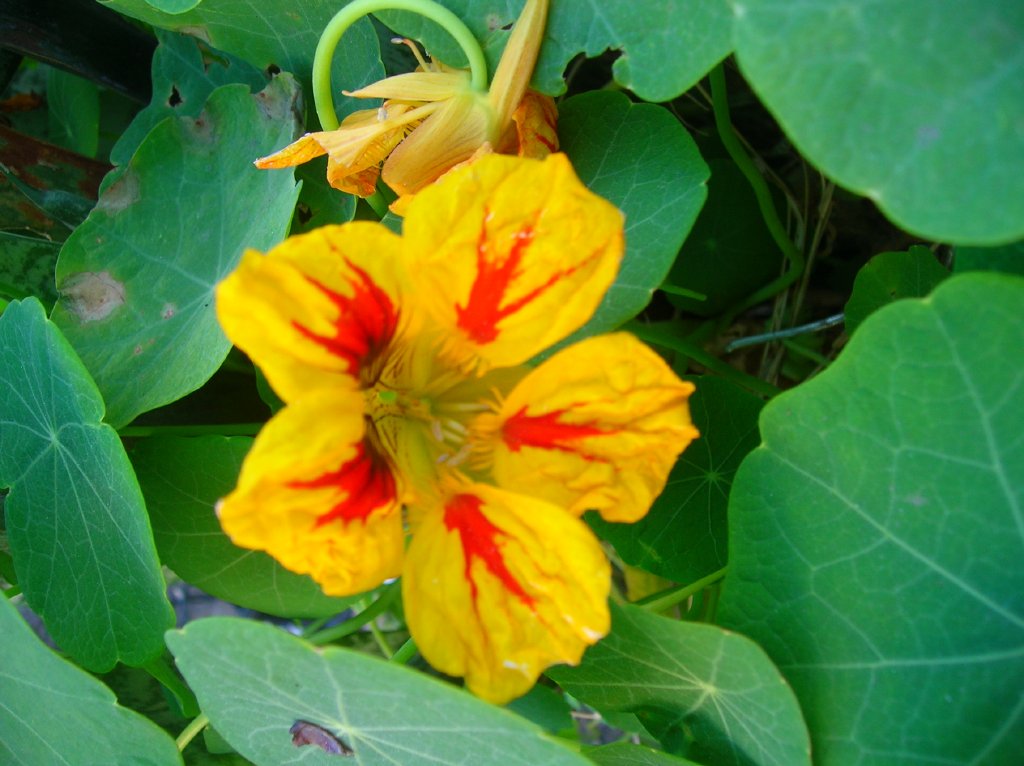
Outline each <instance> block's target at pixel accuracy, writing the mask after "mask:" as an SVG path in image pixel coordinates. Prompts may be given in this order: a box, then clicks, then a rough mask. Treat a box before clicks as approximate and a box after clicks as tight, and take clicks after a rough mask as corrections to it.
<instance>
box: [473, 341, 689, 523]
mask: <svg viewBox="0 0 1024 766" xmlns="http://www.w3.org/2000/svg"><path fill="white" fill-rule="evenodd" d="M692 392H693V384H691V383H688V382H684V381H681V380H679V378H677V377H676V376H675V374H674V373H673V372H672V370H671V369H669V367H668V365H667V364H665V362H664V361H663V360H662V359H661V357H659V356H658V355H657V354H655V353H654V352H653V351H651V350H650V349H649V348H648V347H647V346H645V345H644V344H643V343H641V342H640V341H638V340H637V339H636V338H634V337H633V336H632V335H629V334H627V333H615V334H613V335H603V336H598V337H595V338H589V339H587V340H584V341H581V342H580V343H576V344H574V345H572V346H570V347H569V348H566V349H563V350H562V351H560V352H558V353H557V354H555V355H554V356H552V357H551V358H550V359H548V360H546V361H545V362H544V363H543V364H541V365H540V366H539V367H537V368H536V369H534V370H532V371H531V372H530V374H529V375H527V376H526V377H525V378H524V379H523V380H522V381H521V382H520V383H519V385H517V386H516V387H515V389H513V391H512V392H511V393H510V394H509V395H508V397H507V398H506V399H505V401H504V402H503V403H502V405H501V410H500V412H498V413H497V414H485V415H481V416H479V417H478V418H477V420H476V421H475V422H474V424H473V425H472V426H471V433H472V434H473V435H474V436H473V439H474V451H475V452H476V453H477V454H478V455H479V454H480V453H484V454H485V455H487V456H488V457H489V458H490V460H489V461H487V460H485V461H484V462H490V463H491V465H492V471H493V475H494V479H495V481H496V482H497V483H498V485H499V486H502V487H506V488H509V489H517V488H522V487H528V488H529V492H530V493H531V494H535V495H537V496H538V497H543V498H544V499H545V500H547V501H549V502H552V503H555V504H557V505H559V506H561V507H563V508H567V509H569V510H570V511H571V512H572V513H575V514H581V513H583V512H584V511H586V510H590V509H596V510H599V511H600V512H601V515H602V516H603V517H604V518H605V519H607V520H608V521H636V520H637V519H639V518H641V517H643V516H644V515H645V514H646V513H647V511H648V509H649V508H650V506H651V503H652V502H653V501H654V499H655V498H656V497H657V496H658V495H659V494H660V493H661V491H662V490H663V489H664V487H665V481H666V480H667V478H668V474H669V471H670V470H671V469H672V466H673V464H674V463H675V461H676V458H677V457H678V455H679V453H681V452H682V451H683V449H685V448H686V446H687V445H688V444H689V443H690V442H691V441H692V440H693V439H695V438H696V437H697V436H698V434H697V429H696V428H694V427H693V424H692V423H691V421H690V410H689V406H688V404H687V398H688V397H689V395H690V394H691V393H692Z"/></svg>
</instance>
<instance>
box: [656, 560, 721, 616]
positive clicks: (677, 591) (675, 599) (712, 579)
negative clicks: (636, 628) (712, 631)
mask: <svg viewBox="0 0 1024 766" xmlns="http://www.w3.org/2000/svg"><path fill="white" fill-rule="evenodd" d="M728 569H729V568H728V567H722V568H721V569H719V570H718V571H717V572H712V573H711V574H709V575H708V576H707V577H702V578H701V579H699V580H697V582H693V583H690V584H689V585H680V586H678V587H675V588H669V589H668V590H665V591H662V592H661V593H655V594H654V595H653V596H650V597H649V598H645V599H643V600H641V601H638V602H637V604H636V605H637V606H640V607H643V608H644V609H645V610H646V611H648V612H664V611H665V610H666V609H671V608H672V607H674V606H675V605H676V604H680V603H682V602H683V601H686V599H688V598H689V597H690V596H692V595H694V594H696V593H700V591H702V590H704V589H705V588H706V587H708V586H709V585H713V584H714V583H716V582H718V581H719V580H721V579H722V578H723V577H725V573H726V572H727V571H728Z"/></svg>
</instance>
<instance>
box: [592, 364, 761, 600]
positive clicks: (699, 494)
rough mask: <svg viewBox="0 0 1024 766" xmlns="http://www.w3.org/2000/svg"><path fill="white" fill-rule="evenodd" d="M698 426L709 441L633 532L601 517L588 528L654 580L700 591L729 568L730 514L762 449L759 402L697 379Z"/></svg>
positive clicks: (680, 464)
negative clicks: (742, 469) (734, 488)
mask: <svg viewBox="0 0 1024 766" xmlns="http://www.w3.org/2000/svg"><path fill="white" fill-rule="evenodd" d="M690 380H691V381H693V382H694V383H695V384H696V386H697V390H696V392H695V393H694V394H693V396H692V397H690V413H691V416H692V418H693V424H694V425H695V426H697V429H698V430H699V431H700V433H701V436H700V438H699V439H697V440H696V441H695V442H693V443H692V444H691V445H690V446H689V447H687V448H686V451H685V452H683V454H682V455H681V456H680V457H679V460H678V461H677V462H676V464H675V466H674V467H673V469H672V473H671V474H670V475H669V477H668V484H667V485H666V486H665V491H664V492H662V493H661V495H660V496H659V497H658V499H657V500H655V501H654V504H653V505H652V506H651V510H650V511H649V512H648V514H647V515H646V516H645V517H644V518H642V519H640V521H637V522H635V523H633V524H612V523H610V522H607V521H604V520H603V519H601V517H600V516H598V515H597V514H588V516H587V523H588V524H590V526H591V527H593V528H594V531H595V532H597V534H598V535H599V536H600V537H601V538H602V539H604V540H608V541H609V542H611V543H612V545H614V546H615V552H616V553H618V554H619V556H620V557H621V558H622V560H623V561H625V562H626V563H627V564H631V565H632V566H635V567H640V568H641V569H644V570H646V571H648V572H652V573H654V574H657V575H660V576H662V577H665V578H667V579H669V580H675V581H676V582H679V583H692V582H696V581H697V580H699V579H701V578H702V577H706V576H707V575H709V574H711V573H712V572H715V571H717V570H719V569H721V568H722V567H724V566H725V564H726V560H727V557H726V552H727V529H726V518H725V517H726V506H727V503H728V500H729V488H730V487H731V485H732V478H733V474H734V473H735V472H736V469H737V468H739V465H740V462H741V461H742V460H743V458H744V457H745V456H746V454H747V453H748V452H750V450H752V449H754V447H756V446H757V445H758V444H759V443H760V438H759V436H758V432H757V416H758V413H759V412H760V411H761V407H763V406H764V402H762V401H761V400H760V399H759V398H757V397H756V396H753V395H751V394H749V393H747V392H746V391H744V390H743V389H741V388H739V387H737V386H735V385H733V384H732V383H729V382H728V381H726V380H722V379H721V378H715V377H712V376H709V375H706V376H703V377H699V378H690Z"/></svg>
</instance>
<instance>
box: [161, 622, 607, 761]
mask: <svg viewBox="0 0 1024 766" xmlns="http://www.w3.org/2000/svg"><path fill="white" fill-rule="evenodd" d="M167 644H168V646H169V647H170V648H171V651H172V652H173V653H174V656H175V658H176V660H177V662H178V667H179V668H181V671H182V673H184V675H185V678H186V680H187V681H188V682H189V684H190V685H191V686H192V688H193V689H194V690H195V692H196V696H198V698H199V702H200V704H201V705H202V708H203V710H204V711H205V712H206V713H207V714H208V715H209V716H210V721H211V722H212V723H213V725H214V726H216V727H217V731H219V732H220V733H221V734H222V735H223V736H224V738H225V739H226V740H227V741H228V742H229V743H230V744H231V745H232V747H234V748H235V749H236V750H237V751H238V752H239V753H241V754H242V755H243V756H245V757H246V758H248V759H249V760H251V761H252V762H253V763H255V764H257V765H258V766H280V764H283V763H293V762H296V761H298V760H299V759H300V758H302V762H303V763H311V764H325V766H326V764H334V763H337V762H338V759H337V758H336V756H330V755H327V754H325V753H322V752H316V750H315V746H313V745H306V746H304V747H303V749H302V750H301V751H300V750H297V749H296V746H295V745H293V744H292V742H291V736H290V735H289V733H288V729H289V728H290V727H291V726H292V725H293V724H294V723H295V722H296V721H297V720H299V721H307V722H310V723H312V724H315V725H317V726H320V727H322V728H324V729H325V730H327V731H328V732H330V733H331V735H333V736H334V737H337V738H338V739H339V740H341V741H342V742H344V743H345V744H346V745H348V746H349V747H351V748H352V750H354V751H355V752H354V755H355V762H356V763H360V764H366V766H373V765H374V764H389V765H393V764H396V763H400V764H402V765H403V766H417V764H431V765H432V766H436V764H440V763H473V764H480V766H489V765H491V764H493V765H494V766H516V764H523V765H524V766H526V765H528V766H556V765H559V764H565V765H566V766H570V765H573V766H582V764H585V763H587V762H586V760H585V759H584V758H582V757H581V756H579V755H577V754H575V753H573V752H572V751H570V750H568V749H567V748H566V747H565V746H564V745H562V744H560V743H558V742H555V741H553V740H550V739H548V738H547V737H546V736H545V735H544V734H543V733H542V732H541V731H540V729H538V728H537V727H535V726H533V725H532V724H529V723H527V722H526V721H524V720H522V719H521V718H519V717H518V716H515V715H513V714H511V713H509V712H507V711H505V710H501V709H499V708H495V707H493V706H491V705H489V704H487V703H485V702H481V701H480V700H478V699H476V698H474V697H472V696H471V695H470V694H468V693H467V692H463V691H461V690H459V689H455V688H453V687H451V686H449V685H448V684H445V683H443V682H441V681H438V680H437V679H434V678H429V677H427V676H424V675H423V674H421V673H418V672H416V671H414V670H411V669H410V668H407V667H405V666H399V665H390V664H388V663H386V662H384V661H383V660H379V659H376V658H373V657H370V656H369V655H366V654H361V653H359V652H353V651H348V650H345V649H339V648H336V647H327V648H324V649H317V648H314V647H313V646H310V645H309V644H307V643H305V642H304V641H302V640H300V639H298V638H295V637H294V636H291V635H289V634H287V633H285V632H283V631H281V630H279V629H277V628H274V627H272V626H270V625H266V624H259V623H253V622H247V621H244V620H236V619H230V618H210V619H206V620H200V621H198V622H194V623H191V624H190V625H188V626H186V627H185V628H184V629H183V630H181V631H176V632H173V633H169V634H168V636H167Z"/></svg>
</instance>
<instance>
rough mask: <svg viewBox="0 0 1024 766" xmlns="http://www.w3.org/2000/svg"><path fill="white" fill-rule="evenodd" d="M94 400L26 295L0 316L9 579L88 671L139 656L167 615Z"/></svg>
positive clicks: (157, 646) (126, 470) (1, 468)
mask: <svg viewBox="0 0 1024 766" xmlns="http://www.w3.org/2000/svg"><path fill="white" fill-rule="evenodd" d="M102 417H103V400H102V399H100V395H99V392H98V391H97V390H96V386H95V385H94V384H93V382H92V380H90V379H89V374H88V373H87V372H86V370H85V368H84V367H83V366H82V363H81V362H80V361H79V360H78V358H77V357H76V356H75V353H74V351H73V350H72V349H71V347H70V346H69V345H68V343H67V341H66V340H65V339H64V338H63V337H62V336H61V334H60V332H59V331H58V330H57V328H56V327H54V326H53V324H51V323H50V322H48V321H47V320H46V316H45V314H44V313H43V307H42V305H41V304H40V303H39V302H38V301H37V300H35V299H29V300H26V301H20V302H15V303H12V304H10V305H9V306H8V307H7V308H6V309H5V310H4V312H3V315H2V316H0V423H2V424H3V426H2V428H0V487H10V488H11V491H10V494H9V495H8V496H7V498H6V501H5V503H4V515H5V520H6V525H7V536H8V541H9V543H10V549H11V554H12V555H13V557H14V565H15V569H16V571H17V575H18V583H19V584H20V585H21V587H22V590H23V591H24V593H25V596H26V598H27V599H28V602H29V604H30V605H31V606H32V608H33V609H34V610H35V611H36V612H38V613H39V614H40V615H41V616H42V617H43V619H44V620H45V622H46V627H47V629H48V630H49V631H50V634H51V635H52V636H53V638H54V640H55V641H56V642H57V644H58V645H59V646H60V647H61V649H63V650H64V651H66V652H67V653H68V654H70V655H72V656H73V657H74V658H75V659H76V660H78V662H79V663H80V664H81V665H83V666H84V667H86V668H89V669H90V670H96V671H104V670H109V669H110V668H111V667H113V665H114V664H115V663H116V662H117V661H119V660H120V661H122V662H125V663H127V664H130V665H141V664H144V663H146V662H148V661H149V660H151V659H153V657H155V656H156V655H157V654H159V653H160V652H161V651H162V650H163V632H164V630H166V629H167V628H168V627H170V626H171V625H173V624H174V615H173V613H172V611H171V606H170V604H169V603H168V602H167V599H166V597H165V596H164V580H163V576H162V574H161V572H160V566H159V563H158V562H157V557H156V550H155V549H154V547H153V538H152V534H151V533H150V529H149V520H148V519H147V518H146V511H145V507H144V506H143V502H142V493H141V492H139V485H138V483H137V482H136V480H135V475H134V474H133V473H132V467H131V465H130V464H129V462H128V458H127V456H126V455H125V453H124V448H123V447H122V446H121V441H120V439H118V438H117V434H116V433H114V431H113V429H112V428H110V426H107V425H105V424H103V423H101V422H100V420H101V418H102Z"/></svg>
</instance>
